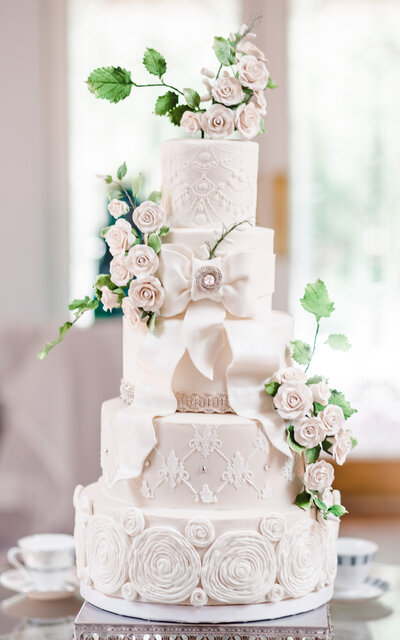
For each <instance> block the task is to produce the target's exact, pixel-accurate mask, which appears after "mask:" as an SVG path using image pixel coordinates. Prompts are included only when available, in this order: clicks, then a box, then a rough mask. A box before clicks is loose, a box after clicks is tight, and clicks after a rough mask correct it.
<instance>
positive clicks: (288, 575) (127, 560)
mask: <svg viewBox="0 0 400 640" xmlns="http://www.w3.org/2000/svg"><path fill="white" fill-rule="evenodd" d="M85 497H86V496H84V495H83V496H82V492H81V488H79V489H78V491H77V493H76V499H75V502H76V521H77V525H78V526H77V535H78V536H79V539H77V548H78V549H80V552H79V553H78V554H77V564H78V570H79V575H80V577H81V579H82V580H83V581H84V582H85V583H87V584H89V585H91V586H93V587H94V588H95V589H97V590H98V591H100V592H102V593H105V594H108V595H113V596H118V597H122V598H124V599H125V600H140V601H143V602H156V603H157V602H158V603H171V604H173V603H175V604H177V603H183V602H186V603H190V604H191V605H192V606H204V605H205V604H207V603H208V602H209V601H210V600H212V601H213V602H216V603H225V604H235V603H236V604H239V603H240V604H246V603H257V602H277V601H279V600H282V599H285V598H297V597H301V596H303V595H306V594H308V593H311V592H312V591H315V590H316V591H318V590H319V589H322V588H323V587H325V586H326V585H328V584H330V583H332V582H333V580H334V577H335V573H336V565H335V563H334V560H333V558H334V555H336V554H335V553H334V552H335V541H336V537H337V533H338V523H337V522H336V521H329V522H328V521H325V522H324V523H323V524H320V523H319V522H318V521H316V520H314V519H313V518H312V517H308V516H303V517H302V518H301V520H300V521H297V520H296V519H294V520H292V521H291V522H290V523H288V522H287V520H285V518H284V516H283V515H282V514H279V513H273V514H272V513H271V514H269V515H266V516H265V517H264V518H262V519H261V520H260V521H259V532H257V531H254V530H251V529H241V530H233V531H225V532H224V533H222V534H220V535H219V536H217V537H216V536H215V524H216V523H213V522H212V521H211V520H209V519H208V518H205V517H198V518H192V519H190V520H188V521H187V522H186V524H185V526H184V529H183V531H182V532H181V531H178V530H177V529H176V528H174V527H169V526H164V525H163V526H161V525H159V526H151V527H148V528H145V527H146V520H145V518H144V516H143V513H142V512H141V511H140V510H139V509H136V508H135V509H128V510H126V511H125V512H123V514H122V516H121V515H119V516H118V518H113V517H111V516H108V515H103V514H98V513H96V514H93V512H92V513H91V514H88V513H87V511H86V510H85V509H86V508H87V501H85V500H83V499H82V498H85ZM142 527H144V528H142ZM127 530H129V531H131V532H132V533H131V534H129V535H128V534H127V533H126V532H127ZM82 549H84V552H82ZM327 559H328V562H327Z"/></svg>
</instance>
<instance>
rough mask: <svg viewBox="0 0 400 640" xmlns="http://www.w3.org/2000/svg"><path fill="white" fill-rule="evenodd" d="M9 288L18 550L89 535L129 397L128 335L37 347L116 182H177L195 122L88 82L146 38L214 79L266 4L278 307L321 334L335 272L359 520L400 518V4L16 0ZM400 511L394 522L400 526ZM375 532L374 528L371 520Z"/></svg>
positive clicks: (185, 77)
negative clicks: (104, 427) (228, 46)
mask: <svg viewBox="0 0 400 640" xmlns="http://www.w3.org/2000/svg"><path fill="white" fill-rule="evenodd" d="M0 7H1V16H0V68H1V89H0V91H1V101H0V115H1V117H0V126H1V154H0V155H1V157H0V189H1V191H0V192H1V194H2V205H1V220H2V222H1V224H2V228H3V231H5V233H4V236H3V241H2V243H1V251H0V259H1V263H2V274H3V285H2V290H3V294H2V295H1V299H2V305H1V314H0V354H1V355H0V487H1V491H0V521H1V524H2V526H1V531H0V548H4V547H6V546H9V545H10V544H12V543H14V541H15V539H16V538H17V537H19V536H20V535H22V534H25V533H29V532H35V531H43V530H55V531H57V530H58V531H61V530H65V531H68V530H71V529H72V505H71V496H72V491H73V488H74V486H75V484H77V483H78V482H80V483H82V484H85V483H87V482H90V481H91V480H94V479H96V477H97V476H98V474H99V471H100V466H99V452H100V405H101V402H102V401H103V400H105V399H107V398H110V397H112V396H114V395H117V394H118V388H119V380H120V376H121V361H122V359H121V327H120V322H119V321H118V319H117V320H115V319H107V320H97V321H96V322H94V318H89V320H86V325H87V326H86V327H82V330H75V331H74V332H72V333H71V335H69V336H68V339H67V341H66V342H65V343H64V344H63V345H62V346H61V347H58V348H57V349H56V350H55V351H54V352H52V353H51V355H50V356H49V358H48V359H47V360H46V361H45V362H44V363H41V362H39V361H38V360H37V359H36V353H37V351H38V350H39V348H40V347H41V346H42V344H43V343H44V342H45V341H46V340H47V339H52V338H53V336H54V337H55V335H56V332H57V328H58V325H59V324H60V322H64V320H65V319H67V317H66V316H67V311H66V310H67V304H68V301H69V300H70V299H72V298H73V297H81V296H84V295H86V294H87V293H88V292H90V289H91V284H92V282H93V279H94V277H95V274H96V273H98V270H99V261H101V260H102V258H103V257H104V251H105V246H104V243H103V242H102V241H101V240H99V238H98V232H99V229H101V228H102V227H103V226H104V225H105V224H106V223H107V215H106V214H107V211H106V205H107V200H106V185H104V183H102V182H101V181H100V180H98V179H97V178H96V173H99V174H106V173H114V174H115V172H116V168H117V167H118V166H119V165H120V164H121V163H122V162H123V161H126V162H127V165H128V177H133V176H134V175H135V174H137V173H138V171H142V172H143V174H144V178H145V186H144V191H145V192H149V191H151V190H153V189H159V185H160V174H159V168H160V143H161V142H162V141H163V140H165V139H167V138H170V137H177V136H178V135H179V131H178V130H177V129H174V127H173V126H172V125H171V124H169V123H168V122H167V120H166V119H162V118H157V117H156V116H154V115H153V114H152V111H153V108H154V101H155V98H156V96H157V95H158V94H157V90H154V92H153V90H150V89H146V90H144V89H143V90H140V92H139V90H138V92H137V93H133V94H132V96H131V97H130V98H129V99H128V100H126V101H125V102H121V103H119V104H117V105H110V104H109V103H108V102H105V101H98V100H95V99H94V97H93V96H92V95H91V94H90V93H89V92H88V90H87V88H86V86H85V80H86V78H87V76H88V75H89V73H90V71H91V70H92V69H94V68H96V67H99V66H103V65H116V66H117V65H120V66H124V67H126V68H128V69H130V70H132V75H133V76H136V78H137V79H138V81H139V82H140V81H144V79H145V78H146V72H145V70H144V68H143V67H142V65H141V59H142V56H143V52H144V50H145V48H146V47H147V46H151V47H154V48H156V49H158V50H160V51H161V52H162V53H163V54H164V56H165V57H166V59H167V62H168V68H169V71H168V77H169V78H170V80H171V81H172V82H173V84H177V85H181V84H182V85H184V86H193V87H194V88H196V89H198V90H200V89H201V86H202V85H201V84H200V74H199V71H200V68H201V67H203V66H207V67H211V68H213V67H214V66H215V64H214V55H213V51H212V49H211V46H212V41H213V36H214V35H224V36H227V35H228V34H229V32H230V31H233V30H236V29H237V28H238V27H239V26H240V24H241V23H242V22H244V21H246V20H248V19H249V18H250V17H251V16H252V15H254V14H255V13H257V12H259V11H261V12H262V13H263V22H262V23H261V25H260V26H259V27H258V28H257V36H258V40H257V44H258V46H259V47H260V48H261V49H263V50H264V51H265V52H266V53H267V57H268V59H269V68H270V71H271V75H272V77H273V78H274V80H275V81H276V83H277V84H278V85H279V88H278V89H277V90H275V91H270V92H269V94H268V95H269V104H268V116H267V118H266V127H267V130H268V132H267V134H266V135H264V136H262V137H260V138H259V140H258V141H259V144H260V170H259V186H258V194H259V196H258V211H257V216H258V222H259V224H261V225H265V226H271V227H273V228H274V229H275V231H276V236H275V249H276V254H277V280H276V294H275V300H274V303H275V304H274V306H275V308H278V309H284V310H289V311H290V312H291V313H293V314H294V315H295V319H296V337H298V338H300V339H303V340H306V341H310V340H311V339H312V331H313V327H312V325H311V324H309V320H308V319H307V317H306V315H307V314H305V312H304V311H302V310H301V307H300V305H299V302H298V301H299V298H300V297H301V296H302V293H303V290H304V286H305V284H306V283H307V282H310V281H312V280H314V279H316V278H317V277H320V278H322V279H323V280H324V281H325V282H326V284H327V286H328V290H329V292H330V295H331V298H332V299H333V300H334V301H335V305H336V309H337V311H336V313H335V314H334V316H333V317H332V318H331V319H329V320H326V321H323V324H322V327H321V328H322V331H326V333H327V334H328V333H331V332H335V331H340V332H344V333H346V334H347V335H348V336H349V339H350V342H351V343H352V349H351V350H350V351H349V352H348V353H347V354H340V353H339V352H332V351H329V349H328V347H326V348H325V347H324V346H322V347H321V349H320V353H319V356H318V360H317V362H316V363H315V370H316V371H317V372H321V373H326V372H327V373H328V375H329V377H330V382H331V383H332V386H334V387H337V388H339V389H342V390H344V391H345V392H346V396H347V397H348V398H349V399H350V400H351V403H352V405H353V406H356V407H357V408H358V410H359V412H358V414H356V415H355V416H354V417H353V418H352V426H353V430H354V432H355V435H356V437H357V438H358V439H359V446H358V448H357V449H356V450H355V451H354V452H353V456H352V461H350V462H348V463H347V464H346V467H345V468H344V469H337V482H336V485H337V487H338V488H340V489H341V490H342V493H343V501H344V504H346V506H347V507H348V508H349V509H350V510H351V515H350V516H348V517H347V519H345V520H344V527H347V530H351V528H352V527H353V529H354V530H355V529H356V528H357V526H358V524H357V523H358V522H359V520H358V518H361V519H362V518H363V517H367V518H368V519H369V521H370V522H371V518H372V516H379V517H381V518H392V519H393V520H392V522H393V523H395V522H397V523H398V519H399V518H400V373H399V357H400V348H399V331H400V215H399V202H400V198H399V196H400V179H399V167H400V118H399V114H400V2H399V1H398V0H279V2H277V0H201V2H200V0H168V2H166V1H165V0H13V1H12V2H7V1H6V0H2V1H1V3H0ZM394 518H396V520H395V519H394ZM370 526H371V527H373V524H371V525H370ZM393 526H398V524H397V525H395V524H393Z"/></svg>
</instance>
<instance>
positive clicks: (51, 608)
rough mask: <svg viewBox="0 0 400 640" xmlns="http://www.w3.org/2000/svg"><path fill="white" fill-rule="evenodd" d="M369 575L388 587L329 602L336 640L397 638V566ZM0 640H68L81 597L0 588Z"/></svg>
mask: <svg viewBox="0 0 400 640" xmlns="http://www.w3.org/2000/svg"><path fill="white" fill-rule="evenodd" d="M371 573H372V575H374V576H377V577H379V578H382V579H384V580H387V581H388V582H389V583H390V585H391V589H390V591H388V592H387V593H385V594H384V595H383V596H382V597H381V598H379V599H378V600H374V601H372V602H365V603H358V604H342V603H340V604H339V603H335V602H332V603H331V614H332V621H333V626H334V631H335V640H398V638H399V637H400V565H390V564H386V563H376V564H375V565H374V566H373V570H372V572H371ZM0 600H1V605H0V640H17V639H18V640H39V639H40V640H71V638H72V629H73V621H74V619H75V616H76V615H77V613H78V611H79V609H80V607H81V600H80V598H79V597H69V598H67V599H65V600H56V601H50V602H49V601H35V600H31V599H29V598H26V597H25V598H22V597H21V596H18V595H15V594H12V593H11V592H9V591H7V590H6V589H3V588H0Z"/></svg>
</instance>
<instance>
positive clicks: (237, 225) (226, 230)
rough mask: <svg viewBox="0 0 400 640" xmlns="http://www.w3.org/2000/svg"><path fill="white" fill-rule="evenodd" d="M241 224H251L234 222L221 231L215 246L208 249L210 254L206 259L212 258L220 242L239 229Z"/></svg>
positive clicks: (243, 221) (244, 221) (246, 221)
mask: <svg viewBox="0 0 400 640" xmlns="http://www.w3.org/2000/svg"><path fill="white" fill-rule="evenodd" d="M241 224H250V225H251V224H252V222H251V221H250V220H247V219H246V220H241V221H240V222H236V223H235V224H233V225H231V226H230V227H228V229H225V231H223V232H222V233H221V235H220V237H219V238H218V240H217V241H216V242H215V244H214V245H213V247H212V248H211V247H210V254H209V256H208V259H209V260H211V259H212V258H213V257H214V254H215V252H216V250H217V248H218V246H219V245H220V244H221V242H222V241H223V240H225V238H226V236H228V235H229V234H230V233H231V232H232V231H234V230H235V229H237V228H238V227H240V225H241Z"/></svg>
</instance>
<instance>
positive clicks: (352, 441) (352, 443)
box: [351, 438, 358, 449]
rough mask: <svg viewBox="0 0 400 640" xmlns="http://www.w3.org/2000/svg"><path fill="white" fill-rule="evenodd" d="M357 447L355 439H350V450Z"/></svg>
mask: <svg viewBox="0 0 400 640" xmlns="http://www.w3.org/2000/svg"><path fill="white" fill-rule="evenodd" d="M357 445H358V440H357V438H352V439H351V448H352V449H354V447H356V446H357Z"/></svg>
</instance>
